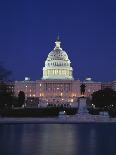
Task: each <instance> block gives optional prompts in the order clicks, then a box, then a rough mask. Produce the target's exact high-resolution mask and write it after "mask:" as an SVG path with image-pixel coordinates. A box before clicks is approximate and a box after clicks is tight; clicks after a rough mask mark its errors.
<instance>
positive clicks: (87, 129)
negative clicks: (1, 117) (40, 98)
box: [0, 123, 116, 155]
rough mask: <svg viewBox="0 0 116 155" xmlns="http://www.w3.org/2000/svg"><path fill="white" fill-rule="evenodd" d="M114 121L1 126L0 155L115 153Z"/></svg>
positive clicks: (111, 154) (115, 133)
mask: <svg viewBox="0 0 116 155" xmlns="http://www.w3.org/2000/svg"><path fill="white" fill-rule="evenodd" d="M115 141H116V124H108V123H107V124H17V125H0V155H9V154H13V155H14V154H17V155H63V154H65V155H116V147H115Z"/></svg>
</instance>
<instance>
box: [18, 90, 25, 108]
mask: <svg viewBox="0 0 116 155" xmlns="http://www.w3.org/2000/svg"><path fill="white" fill-rule="evenodd" d="M24 103H25V93H24V92H23V91H20V92H19V94H18V106H19V107H22V105H24Z"/></svg>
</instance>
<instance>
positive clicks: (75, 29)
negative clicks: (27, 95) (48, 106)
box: [0, 0, 116, 81]
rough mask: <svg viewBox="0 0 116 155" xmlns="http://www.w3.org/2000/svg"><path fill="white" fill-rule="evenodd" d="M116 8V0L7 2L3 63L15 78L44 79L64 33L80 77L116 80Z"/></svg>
mask: <svg viewBox="0 0 116 155" xmlns="http://www.w3.org/2000/svg"><path fill="white" fill-rule="evenodd" d="M115 6H116V2H115V0H114V1H112V0H104V1H103V0H96V1H95V0H1V1H0V61H1V62H3V63H4V65H5V66H6V67H7V68H8V69H10V70H11V71H12V72H13V78H14V79H17V80H22V79H24V77H25V76H30V77H31V78H32V79H33V80H35V79H40V78H41V77H42V67H43V66H44V61H45V59H46V57H47V55H48V53H49V52H50V51H51V50H52V49H53V48H54V42H55V39H56V36H57V34H59V35H60V38H61V42H62V45H61V46H62V48H63V49H64V50H65V51H66V52H67V54H68V55H69V58H70V60H71V62H72V67H73V68H74V77H75V79H77V78H79V79H81V80H83V79H84V78H85V77H87V76H90V77H93V79H94V80H96V81H110V80H116V8H115Z"/></svg>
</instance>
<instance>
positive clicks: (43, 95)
mask: <svg viewBox="0 0 116 155" xmlns="http://www.w3.org/2000/svg"><path fill="white" fill-rule="evenodd" d="M82 83H84V84H85V85H86V90H85V96H90V95H91V94H92V93H93V92H94V91H97V90H100V89H101V82H94V81H92V80H91V78H87V79H86V80H85V81H83V82H82V81H80V80H76V79H74V77H73V68H72V67H71V61H70V59H69V57H68V54H67V53H66V52H65V51H64V50H63V49H62V48H61V41H60V39H59V37H58V38H57V40H56V42H55V47H54V49H53V50H52V51H51V52H50V53H49V54H48V57H47V59H46V60H45V66H44V67H43V76H42V79H40V80H39V79H38V80H36V81H31V80H30V78H28V77H26V78H25V80H24V81H15V85H14V91H15V95H16V96H18V93H19V92H20V91H24V93H25V96H26V98H28V100H29V98H30V99H32V98H33V99H35V100H36V99H39V101H41V102H45V103H46V102H47V103H54V104H58V103H60V104H61V103H71V104H73V103H74V102H76V101H77V98H78V97H80V96H81V94H80V85H81V84H82Z"/></svg>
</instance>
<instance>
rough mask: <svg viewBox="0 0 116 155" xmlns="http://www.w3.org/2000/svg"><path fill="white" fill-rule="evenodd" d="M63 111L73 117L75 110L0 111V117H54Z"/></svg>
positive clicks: (21, 109) (34, 109) (24, 109)
mask: <svg viewBox="0 0 116 155" xmlns="http://www.w3.org/2000/svg"><path fill="white" fill-rule="evenodd" d="M61 111H65V113H66V115H75V114H76V113H77V108H55V107H52V108H49V107H47V108H16V109H3V110H1V111H0V115H1V116H2V117H55V116H58V115H59V112H61Z"/></svg>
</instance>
